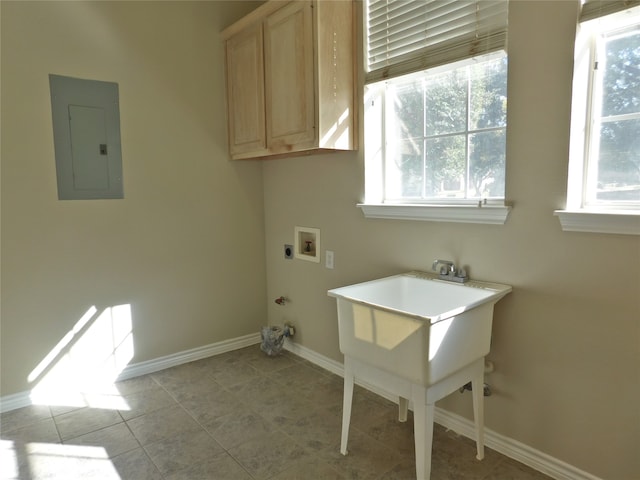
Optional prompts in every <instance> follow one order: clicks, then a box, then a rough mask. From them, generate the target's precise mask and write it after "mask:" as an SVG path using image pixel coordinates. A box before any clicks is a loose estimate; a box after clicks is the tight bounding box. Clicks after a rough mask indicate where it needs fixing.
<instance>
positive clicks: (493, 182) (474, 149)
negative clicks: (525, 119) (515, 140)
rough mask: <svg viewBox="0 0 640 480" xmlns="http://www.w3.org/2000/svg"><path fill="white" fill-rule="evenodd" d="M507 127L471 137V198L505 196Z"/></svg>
mask: <svg viewBox="0 0 640 480" xmlns="http://www.w3.org/2000/svg"><path fill="white" fill-rule="evenodd" d="M505 132H506V129H499V130H489V131H485V132H480V133H474V134H472V135H470V136H469V137H470V138H469V150H470V151H469V188H468V193H467V196H468V197H469V198H487V197H499V198H501V197H504V182H505V178H504V170H505V143H506V142H505V140H506V138H505Z"/></svg>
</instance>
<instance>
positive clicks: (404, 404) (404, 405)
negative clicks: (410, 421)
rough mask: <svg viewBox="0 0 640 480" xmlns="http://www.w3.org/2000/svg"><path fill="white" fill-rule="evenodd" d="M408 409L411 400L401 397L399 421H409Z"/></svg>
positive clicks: (399, 400)
mask: <svg viewBox="0 0 640 480" xmlns="http://www.w3.org/2000/svg"><path fill="white" fill-rule="evenodd" d="M408 410H409V400H407V399H406V398H403V397H399V399H398V421H399V422H406V421H407V411H408Z"/></svg>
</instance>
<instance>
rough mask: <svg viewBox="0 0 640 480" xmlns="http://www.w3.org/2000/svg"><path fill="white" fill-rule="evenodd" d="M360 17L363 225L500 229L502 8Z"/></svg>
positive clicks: (393, 10)
mask: <svg viewBox="0 0 640 480" xmlns="http://www.w3.org/2000/svg"><path fill="white" fill-rule="evenodd" d="M365 8H366V14H365V19H366V22H367V25H366V30H367V55H366V62H367V65H366V76H365V79H366V80H365V83H366V85H365V159H366V179H365V188H366V199H365V203H364V204H362V205H360V206H361V207H362V209H363V211H364V213H365V215H366V216H368V217H376V218H380V217H382V218H397V217H400V218H405V219H421V220H440V221H458V222H473V223H476V222H479V223H504V221H505V220H506V216H507V214H508V211H509V209H508V207H505V206H504V196H505V143H506V126H507V125H506V109H507V55H506V53H505V52H504V47H505V45H506V21H507V1H506V0H499V1H486V0H483V1H477V2H473V1H466V2H460V1H452V0H449V1H442V0H439V1H433V0H430V1H425V0H417V1H404V0H368V1H366V2H365ZM478 207H482V208H478Z"/></svg>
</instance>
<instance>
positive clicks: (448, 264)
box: [431, 260, 469, 283]
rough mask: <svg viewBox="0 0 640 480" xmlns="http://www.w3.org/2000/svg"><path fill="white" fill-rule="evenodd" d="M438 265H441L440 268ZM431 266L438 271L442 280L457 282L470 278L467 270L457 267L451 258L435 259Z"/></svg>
mask: <svg viewBox="0 0 640 480" xmlns="http://www.w3.org/2000/svg"><path fill="white" fill-rule="evenodd" d="M438 266H440V268H439V269H438ZM431 268H432V269H433V270H434V271H436V272H438V278H440V280H448V281H450V282H457V283H464V282H466V281H468V280H469V277H468V276H467V271H466V270H465V269H464V268H456V265H455V264H454V263H453V262H452V261H450V260H434V261H433V265H432V266H431Z"/></svg>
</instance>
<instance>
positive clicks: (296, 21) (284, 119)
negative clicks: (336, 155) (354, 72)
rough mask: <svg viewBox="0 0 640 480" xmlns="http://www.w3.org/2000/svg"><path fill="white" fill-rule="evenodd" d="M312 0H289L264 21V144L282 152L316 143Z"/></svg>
mask: <svg viewBox="0 0 640 480" xmlns="http://www.w3.org/2000/svg"><path fill="white" fill-rule="evenodd" d="M312 20H313V19H312V8H311V2H309V1H302V2H291V3H290V4H288V5H287V6H285V7H283V8H281V9H280V10H277V11H276V12H274V13H273V14H271V15H270V16H269V17H267V20H266V22H265V26H264V29H265V32H264V37H265V89H266V91H265V96H266V105H267V146H268V148H269V151H270V152H273V153H282V152H288V151H292V150H297V149H300V148H311V147H313V146H315V145H316V144H317V139H316V135H315V128H314V126H315V106H314V104H315V98H314V91H315V78H314V69H313V63H314V59H313V39H314V32H313V22H312Z"/></svg>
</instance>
